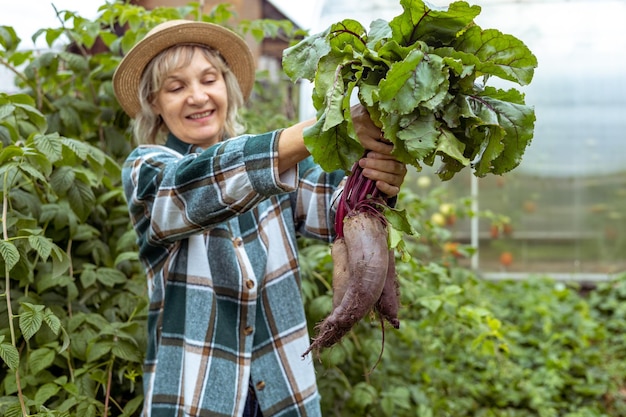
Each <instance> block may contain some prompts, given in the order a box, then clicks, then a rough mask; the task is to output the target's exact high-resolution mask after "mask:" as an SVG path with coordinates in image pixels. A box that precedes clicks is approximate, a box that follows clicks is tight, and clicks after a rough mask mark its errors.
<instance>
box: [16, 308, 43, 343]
mask: <svg viewBox="0 0 626 417" xmlns="http://www.w3.org/2000/svg"><path fill="white" fill-rule="evenodd" d="M20 305H21V312H20V321H19V323H20V330H21V331H22V336H24V339H26V340H30V338H31V337H33V336H34V335H35V333H37V332H38V331H39V329H40V328H41V324H42V323H43V317H44V308H45V306H43V305H34V304H31V303H26V302H23V303H21V304H20Z"/></svg>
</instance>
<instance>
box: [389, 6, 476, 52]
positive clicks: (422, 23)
mask: <svg viewBox="0 0 626 417" xmlns="http://www.w3.org/2000/svg"><path fill="white" fill-rule="evenodd" d="M400 4H401V5H402V9H403V12H402V14H400V15H398V16H396V17H395V18H394V19H393V20H391V23H390V26H391V28H392V30H393V39H394V40H395V41H397V42H398V43H399V44H400V45H403V46H409V45H413V44H414V43H415V42H417V41H422V42H425V43H428V44H433V45H441V44H443V45H447V44H449V43H451V42H453V41H454V39H455V38H456V36H457V34H458V33H459V32H461V31H462V30H463V29H465V28H466V27H467V26H468V25H470V24H471V23H472V22H473V20H474V18H475V17H476V16H478V15H479V14H480V11H481V8H480V6H470V5H468V4H467V3H466V2H464V1H455V2H453V3H451V4H450V5H449V6H448V7H447V8H441V9H437V8H433V7H429V6H427V5H426V4H425V3H424V2H423V1H422V0H400Z"/></svg>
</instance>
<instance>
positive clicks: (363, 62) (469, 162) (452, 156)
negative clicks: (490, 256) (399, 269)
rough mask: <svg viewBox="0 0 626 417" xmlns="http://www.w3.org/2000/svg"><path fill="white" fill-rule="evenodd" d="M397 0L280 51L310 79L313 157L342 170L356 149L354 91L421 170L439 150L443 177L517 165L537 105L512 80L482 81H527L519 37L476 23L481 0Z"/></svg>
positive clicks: (530, 60)
mask: <svg viewBox="0 0 626 417" xmlns="http://www.w3.org/2000/svg"><path fill="white" fill-rule="evenodd" d="M400 4H401V6H402V8H403V10H404V11H403V12H402V13H401V14H400V15H398V16H396V17H395V18H393V19H392V20H391V21H390V22H387V21H384V20H382V19H378V20H374V21H373V22H372V23H371V25H370V30H369V32H368V31H366V29H365V28H364V27H363V25H362V24H361V23H359V22H357V21H355V20H352V19H345V20H343V21H340V22H337V23H335V24H333V25H331V26H330V27H329V28H328V29H326V30H325V31H323V32H321V33H318V34H314V35H311V36H309V37H307V38H305V39H303V40H301V41H300V42H298V43H297V44H295V45H293V46H291V47H290V48H288V49H286V50H285V52H284V55H283V67H284V70H285V73H286V74H287V75H288V76H289V77H290V78H291V79H292V80H294V81H296V80H298V79H307V80H309V81H311V82H313V83H314V89H313V97H312V99H313V105H314V106H315V108H316V110H317V118H318V121H317V123H316V124H315V125H314V126H312V127H310V128H308V129H307V130H306V131H305V144H306V146H307V147H308V149H309V151H310V152H311V154H312V155H313V158H314V159H315V160H316V162H317V163H318V164H320V165H321V166H322V168H324V169H325V170H327V171H332V170H334V169H344V170H346V171H348V170H349V169H350V167H351V166H352V164H353V163H354V161H356V160H357V159H358V158H359V157H360V156H361V155H362V154H363V148H362V147H361V145H360V143H359V142H358V140H357V138H356V134H355V132H354V127H353V126H352V121H351V118H350V105H351V97H352V95H353V93H355V92H356V94H357V96H358V99H359V101H360V102H361V103H362V104H363V105H364V106H365V107H366V108H367V109H368V111H369V113H370V115H371V117H372V120H374V122H375V123H376V124H377V125H378V126H379V127H381V128H382V130H383V132H384V134H385V138H386V139H388V140H390V141H391V142H392V143H393V144H394V154H395V156H396V157H397V158H398V159H399V160H400V161H402V162H404V163H407V164H410V165H413V166H415V167H416V168H418V169H421V163H425V164H427V165H429V166H432V165H433V164H434V162H435V159H436V157H437V156H439V157H440V158H441V162H442V164H441V166H440V167H439V170H438V174H439V176H440V178H442V179H444V180H447V179H450V178H452V177H453V176H454V175H455V174H456V173H457V172H459V171H460V170H461V169H462V168H464V167H466V166H472V167H473V168H474V173H475V175H477V176H484V175H486V174H487V173H493V174H503V173H505V172H507V171H510V170H512V169H513V168H515V167H516V166H517V165H519V163H520V162H521V158H522V155H523V153H524V151H525V149H526V147H527V146H528V144H529V143H530V141H531V139H532V137H533V131H534V123H535V113H534V109H533V108H532V107H529V106H527V105H526V104H525V102H524V95H523V94H522V93H520V92H519V91H517V90H516V89H509V90H502V89H496V88H494V87H490V86H486V83H487V80H488V79H489V78H490V77H491V76H495V77H498V78H500V79H503V80H506V81H510V82H514V83H517V84H519V85H522V86H523V85H527V84H529V83H530V82H531V80H532V78H533V74H534V69H535V68H536V66H537V59H536V57H535V56H534V55H533V54H532V52H531V51H530V50H529V49H528V48H527V47H526V45H524V43H523V42H522V41H520V40H519V39H517V38H516V37H514V36H512V35H507V34H503V33H501V32H500V31H498V30H495V29H482V28H480V27H479V26H478V25H477V24H476V23H475V22H474V18H475V17H476V16H477V15H478V14H479V13H480V11H481V9H480V7H479V6H470V5H469V4H468V3H466V2H464V1H456V2H454V3H451V4H450V5H449V7H448V8H446V9H441V10H436V9H432V8H430V7H428V6H426V4H424V2H423V1H421V0H400Z"/></svg>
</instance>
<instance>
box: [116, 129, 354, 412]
mask: <svg viewBox="0 0 626 417" xmlns="http://www.w3.org/2000/svg"><path fill="white" fill-rule="evenodd" d="M279 135H280V131H275V132H271V133H267V134H263V135H244V136H241V137H237V138H232V139H229V140H227V141H224V142H221V143H218V144H217V145H215V146H212V147H211V148H209V149H207V150H206V151H202V149H200V148H197V147H196V146H193V145H189V144H187V143H184V142H182V141H180V140H179V139H177V138H175V137H173V136H171V135H170V137H169V138H168V141H167V143H166V145H165V146H159V145H145V146H139V147H137V148H136V149H135V150H134V151H133V152H132V153H131V155H130V156H129V158H128V160H127V162H126V163H125V165H124V168H123V172H122V178H123V183H124V189H125V193H126V197H127V200H128V203H129V209H130V215H131V219H132V222H133V225H134V227H135V230H136V232H137V235H138V243H139V254H140V258H141V260H142V262H143V263H144V266H145V267H146V274H147V280H148V290H149V291H148V292H149V297H150V309H149V318H148V350H147V353H146V363H145V373H144V388H145V389H144V394H145V405H144V411H143V415H144V416H145V417H149V416H151V417H165V416H172V417H174V416H229V417H230V416H241V415H242V412H243V407H244V404H245V399H246V396H247V394H248V389H249V381H250V382H251V384H252V386H253V387H254V390H255V393H256V395H257V397H258V400H259V403H260V405H261V409H262V411H263V416H264V417H271V416H278V415H280V416H281V417H290V416H293V417H295V416H314V417H315V416H320V415H321V412H320V407H319V394H318V391H317V386H316V381H315V374H314V368H313V364H312V361H311V358H310V357H309V358H306V359H302V357H301V355H302V353H303V352H304V351H305V350H306V348H307V347H308V344H309V335H308V332H307V326H306V321H305V314H304V308H303V302H302V298H301V293H300V276H299V273H298V261H297V243H296V234H297V233H298V234H301V235H305V236H307V237H314V238H318V239H322V240H324V241H328V242H330V241H331V240H332V238H333V235H332V233H333V230H332V227H331V225H332V220H333V215H334V209H331V206H332V204H331V203H332V202H333V201H335V196H336V193H337V192H338V191H339V188H338V186H339V184H340V183H341V180H342V179H343V177H344V174H343V172H335V173H331V174H327V173H325V172H323V171H322V170H321V169H320V168H319V167H318V166H317V165H315V164H314V163H313V161H312V159H311V158H308V159H306V160H304V161H303V162H301V163H300V164H299V165H298V167H297V168H295V169H292V170H290V171H287V172H285V173H283V174H281V175H279V174H278V171H277V166H278V159H277V142H278V141H277V138H278V136H279Z"/></svg>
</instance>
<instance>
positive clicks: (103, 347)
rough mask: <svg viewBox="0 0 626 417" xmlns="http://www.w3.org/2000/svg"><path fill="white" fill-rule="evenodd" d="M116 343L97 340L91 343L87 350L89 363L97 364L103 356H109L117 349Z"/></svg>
mask: <svg viewBox="0 0 626 417" xmlns="http://www.w3.org/2000/svg"><path fill="white" fill-rule="evenodd" d="M115 345H116V343H115V342H110V341H106V340H95V341H92V342H91V343H89V347H88V348H87V360H88V361H89V362H95V361H97V360H98V359H100V358H102V357H103V356H105V355H107V354H109V352H111V350H112V349H113V347H115Z"/></svg>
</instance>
